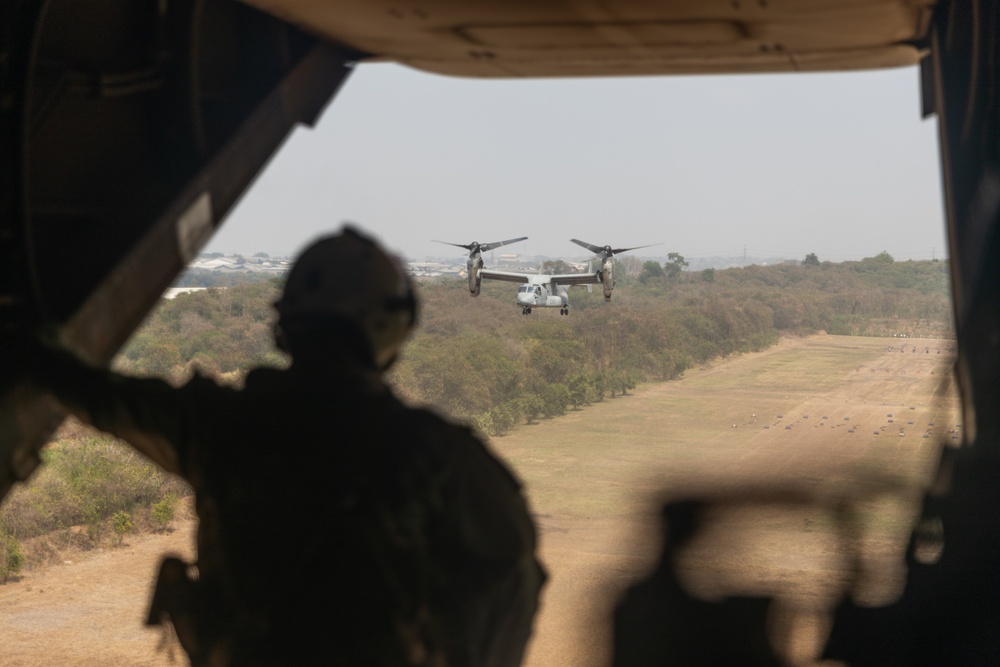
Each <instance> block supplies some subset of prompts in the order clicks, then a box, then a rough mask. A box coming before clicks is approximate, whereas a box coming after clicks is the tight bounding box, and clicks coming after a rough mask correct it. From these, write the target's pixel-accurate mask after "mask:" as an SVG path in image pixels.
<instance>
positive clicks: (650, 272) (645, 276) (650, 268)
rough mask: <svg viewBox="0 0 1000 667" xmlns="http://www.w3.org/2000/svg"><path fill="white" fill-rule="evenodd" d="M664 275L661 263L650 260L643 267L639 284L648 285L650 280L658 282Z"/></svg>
mask: <svg viewBox="0 0 1000 667" xmlns="http://www.w3.org/2000/svg"><path fill="white" fill-rule="evenodd" d="M663 275H664V271H663V267H662V266H660V263H659V262H654V261H653V260H649V261H647V262H644V263H643V265H642V273H640V274H639V282H643V283H647V282H649V281H650V280H658V279H660V278H662V277H663Z"/></svg>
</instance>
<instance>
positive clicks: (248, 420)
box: [36, 353, 545, 667]
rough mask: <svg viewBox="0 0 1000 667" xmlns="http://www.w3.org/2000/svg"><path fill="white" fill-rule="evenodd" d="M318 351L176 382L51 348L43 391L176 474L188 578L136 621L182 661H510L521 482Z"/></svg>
mask: <svg viewBox="0 0 1000 667" xmlns="http://www.w3.org/2000/svg"><path fill="white" fill-rule="evenodd" d="M341 361H343V360H338V359H337V357H336V354H332V355H331V356H329V357H324V358H316V359H309V360H297V361H296V362H295V363H293V365H292V366H291V368H289V369H287V370H276V369H258V370H255V371H252V372H251V373H250V374H249V375H248V377H247V379H246V383H245V387H244V388H243V389H240V390H238V389H234V388H230V387H223V386H219V385H217V384H216V383H215V382H214V381H212V380H210V379H207V378H203V377H200V376H197V375H196V376H195V377H194V378H193V379H192V380H190V381H189V382H188V383H187V384H186V385H185V386H183V387H181V388H174V387H171V386H170V385H168V384H167V383H165V382H162V381H160V380H155V379H137V378H128V377H124V376H121V375H117V374H113V373H109V372H105V371H101V370H97V369H93V368H90V367H87V366H84V365H82V364H80V363H79V362H76V360H75V359H73V358H71V357H69V356H68V355H63V354H60V353H53V354H52V355H50V357H49V358H48V359H47V361H46V362H45V363H42V364H38V365H36V368H38V369H39V370H38V377H37V378H36V379H37V380H38V381H39V382H40V383H41V384H42V385H44V386H45V387H47V388H48V389H49V390H51V391H53V392H54V393H55V394H56V396H57V397H58V398H59V399H60V400H61V401H62V402H63V403H64V404H65V405H66V406H67V408H68V409H70V410H71V411H72V412H73V413H75V414H76V415H77V416H79V417H80V418H81V419H83V420H84V421H86V422H89V423H91V424H93V425H94V426H96V427H97V428H99V429H101V430H104V431H107V432H109V433H112V434H114V435H117V436H119V437H121V438H123V439H125V440H127V441H129V442H130V443H132V444H133V446H135V447H136V448H137V449H139V450H140V451H143V452H144V453H147V455H149V456H150V457H151V458H153V460H155V461H157V462H159V463H161V465H163V467H165V468H167V469H168V470H171V469H172V471H173V472H177V473H179V474H180V475H182V476H183V477H184V478H185V479H187V480H188V481H189V482H190V483H191V485H192V487H193V488H194V491H195V497H196V505H197V512H198V517H199V520H200V524H199V531H198V563H197V576H193V575H192V574H191V573H189V572H188V569H189V568H188V566H187V564H184V563H182V562H181V561H179V560H177V559H166V560H165V561H164V563H163V566H162V569H161V576H160V579H159V582H158V585H157V589H156V592H155V594H154V600H153V604H152V608H151V612H150V619H149V622H150V623H156V622H160V621H163V620H166V619H167V618H169V619H170V620H171V621H172V622H173V624H174V627H175V629H176V631H177V634H178V637H179V639H180V640H181V643H182V645H183V646H184V648H185V650H186V651H187V652H188V654H189V656H190V657H191V660H192V664H195V665H280V664H288V665H304V664H325V665H352V666H353V665H372V666H382V665H428V666H430V665H434V666H437V665H441V666H448V667H460V666H466V665H468V666H470V667H473V666H474V667H479V666H483V667H507V666H513V665H518V664H520V662H521V658H522V655H523V650H524V646H525V643H526V642H527V639H528V636H529V634H530V629H531V621H532V617H533V615H534V612H535V610H536V608H537V598H538V593H539V590H540V588H541V585H542V583H543V581H544V578H545V575H544V572H543V570H542V568H541V566H540V565H539V563H538V561H537V560H536V558H535V530H534V525H533V523H532V521H531V518H530V516H529V514H528V511H527V508H526V505H525V502H524V499H523V497H522V495H521V493H520V490H519V484H518V483H517V481H516V480H515V479H514V477H513V476H512V475H511V473H510V472H509V471H508V470H507V469H506V468H505V467H504V466H503V465H502V464H501V463H500V462H499V461H498V460H497V459H496V458H494V457H493V456H492V455H491V454H490V453H489V452H488V451H487V450H486V448H485V447H484V446H483V444H482V443H481V442H479V441H478V440H477V439H476V438H475V437H474V436H473V434H472V433H471V432H470V431H469V430H468V429H466V428H463V427H460V426H456V425H453V424H451V423H448V422H446V421H444V420H443V419H441V418H440V417H438V416H436V415H435V414H433V413H431V412H429V411H426V410H418V409H412V408H409V407H407V406H405V405H403V404H402V403H401V402H400V401H398V400H397V399H396V398H395V396H394V395H393V394H392V393H391V391H390V390H389V389H388V388H387V387H386V386H385V385H384V384H383V383H382V382H381V380H380V379H379V377H378V375H377V374H375V373H374V372H371V373H367V372H346V373H345V372H344V369H345V368H348V367H350V365H349V364H343V363H340V362H341Z"/></svg>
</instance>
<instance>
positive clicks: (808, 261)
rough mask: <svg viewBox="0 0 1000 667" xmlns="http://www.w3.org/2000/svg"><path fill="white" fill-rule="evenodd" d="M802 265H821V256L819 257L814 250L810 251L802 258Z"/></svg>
mask: <svg viewBox="0 0 1000 667" xmlns="http://www.w3.org/2000/svg"><path fill="white" fill-rule="evenodd" d="M802 266H819V257H817V256H816V253H814V252H811V253H809V254H808V255H806V258H805V259H804V260H802Z"/></svg>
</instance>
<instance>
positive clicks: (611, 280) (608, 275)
mask: <svg viewBox="0 0 1000 667" xmlns="http://www.w3.org/2000/svg"><path fill="white" fill-rule="evenodd" d="M601 284H602V286H603V287H604V300H605V301H611V291H612V290H613V289H614V288H615V260H614V258H612V257H605V258H604V261H603V262H602V264H601Z"/></svg>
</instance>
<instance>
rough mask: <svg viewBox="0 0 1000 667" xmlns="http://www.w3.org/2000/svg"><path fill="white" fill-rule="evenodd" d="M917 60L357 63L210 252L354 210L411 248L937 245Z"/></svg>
mask: <svg viewBox="0 0 1000 667" xmlns="http://www.w3.org/2000/svg"><path fill="white" fill-rule="evenodd" d="M918 78H919V77H918V73H917V70H916V69H915V68H907V69H896V70H884V71H875V72H859V73H847V74H821V75H816V74H808V75H807V74H798V75H796V74H786V75H744V76H725V77H722V76H714V77H707V76H702V77H642V78H637V77H632V78H602V79H543V80H527V81H524V80H517V81H506V80H501V81H496V80H470V79H453V78H446V77H441V76H436V75H430V74H424V73H421V72H417V71H414V70H409V69H406V68H403V67H399V66H396V65H390V64H372V65H362V66H360V67H359V68H358V70H357V71H356V72H354V73H353V74H352V75H351V77H350V78H349V79H348V81H347V82H346V84H345V85H344V87H343V88H342V89H341V91H340V93H339V94H338V95H337V96H336V98H335V99H334V100H333V102H332V103H331V104H330V105H329V106H328V107H327V109H326V112H325V113H324V115H323V116H322V118H321V120H320V122H319V124H318V125H317V127H316V128H314V129H312V130H308V129H299V130H296V132H295V133H294V135H293V136H292V137H291V139H290V140H289V141H288V142H287V143H286V145H285V146H284V148H283V149H282V150H281V151H280V152H279V154H278V155H277V156H276V157H275V158H274V159H273V161H272V162H271V164H270V165H269V166H268V168H267V169H266V170H265V171H264V173H263V174H262V175H261V176H260V178H259V179H258V181H257V182H256V184H255V185H254V186H253V187H252V188H251V190H250V191H249V192H248V193H247V195H246V196H245V197H244V198H243V200H242V201H241V202H240V204H239V205H238V207H237V208H236V209H235V211H234V212H233V213H232V215H231V216H230V218H229V220H228V221H227V222H226V224H225V226H224V227H223V228H222V230H221V231H220V232H219V233H218V234H217V235H216V237H215V238H214V239H213V240H212V242H211V243H210V244H209V246H208V247H207V250H210V251H222V252H227V253H229V252H239V253H243V254H252V253H254V252H258V251H264V252H268V253H271V254H292V253H294V252H296V251H297V250H299V249H300V248H301V247H302V246H303V245H304V244H305V243H307V242H308V241H309V240H310V239H312V238H314V237H315V236H316V235H318V234H320V233H323V232H327V231H331V230H335V229H337V228H339V226H340V225H341V223H342V222H343V221H353V222H355V223H357V224H358V225H359V226H361V227H362V228H365V229H367V230H369V231H371V232H373V233H375V234H377V235H378V236H380V237H381V238H382V239H383V241H384V242H385V244H386V245H387V246H389V247H390V248H392V249H394V250H396V251H398V252H402V253H405V254H407V255H409V256H424V255H444V256H447V255H449V254H454V256H455V257H456V258H458V257H460V256H461V255H462V251H461V250H459V249H455V252H454V253H451V251H450V250H449V249H448V247H447V246H442V245H439V244H435V243H433V242H432V241H431V240H432V239H442V240H445V241H454V242H456V243H468V242H470V241H473V240H475V241H481V242H485V241H495V240H499V239H505V238H510V237H516V236H529V237H530V239H529V240H528V241H527V242H526V243H522V244H519V245H517V246H513V249H514V251H515V252H522V253H526V254H545V255H549V256H565V257H578V256H581V255H583V254H585V253H584V251H582V250H580V249H578V248H577V247H576V246H574V245H572V244H570V243H569V242H568V239H570V238H573V237H575V238H580V239H584V240H586V241H589V242H591V243H596V244H605V243H609V244H612V245H616V246H632V245H643V244H647V243H657V242H663V243H664V245H663V246H662V247H660V248H655V249H650V250H648V251H645V252H644V253H639V254H659V255H666V253H667V252H672V251H675V252H680V253H681V254H682V255H684V256H686V257H690V258H698V257H707V256H716V255H741V254H742V253H743V249H744V246H745V247H746V253H747V255H749V256H751V257H754V256H757V257H767V256H784V257H790V258H801V257H804V256H805V254H806V253H810V252H814V253H816V254H817V255H819V257H820V259H821V260H832V261H842V260H848V259H860V258H862V257H867V256H872V255H875V254H877V253H879V252H880V251H882V250H888V251H889V252H890V253H891V254H892V255H893V256H894V257H896V258H897V259H909V258H913V259H929V258H931V256H932V254H935V255H936V256H937V257H941V256H943V255H944V254H945V241H944V225H943V212H942V204H941V186H940V177H939V171H938V170H939V167H938V157H937V134H936V125H935V122H934V120H933V119H928V120H921V118H920V103H919V85H918Z"/></svg>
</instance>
